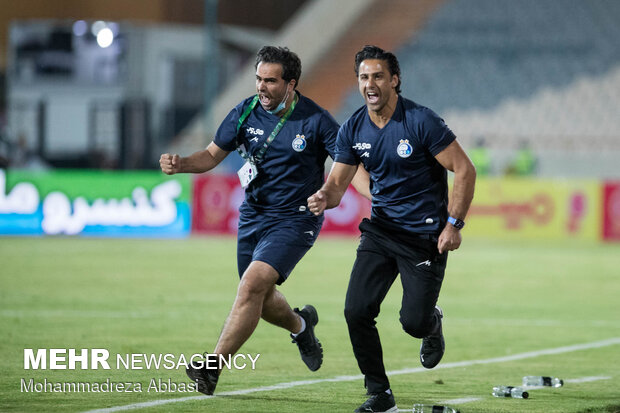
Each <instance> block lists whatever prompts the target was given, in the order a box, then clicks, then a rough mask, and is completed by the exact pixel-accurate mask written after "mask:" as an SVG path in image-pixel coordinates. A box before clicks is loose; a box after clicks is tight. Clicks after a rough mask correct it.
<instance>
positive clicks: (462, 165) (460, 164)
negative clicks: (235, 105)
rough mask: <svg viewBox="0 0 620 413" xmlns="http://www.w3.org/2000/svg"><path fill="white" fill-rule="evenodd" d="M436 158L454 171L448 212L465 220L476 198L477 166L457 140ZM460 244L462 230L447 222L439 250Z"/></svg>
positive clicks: (455, 247)
mask: <svg viewBox="0 0 620 413" xmlns="http://www.w3.org/2000/svg"><path fill="white" fill-rule="evenodd" d="M435 158H436V159H437V161H438V162H439V163H440V164H441V165H442V166H443V167H444V168H446V169H447V170H449V171H452V172H454V185H453V188H452V196H450V201H449V204H448V213H449V214H450V216H451V217H452V218H456V219H457V220H461V221H463V220H464V219H465V216H466V215H467V211H468V210H469V206H470V205H471V201H472V199H473V198H474V186H475V183H476V168H475V167H474V164H473V163H472V162H471V160H470V159H469V157H468V156H467V154H466V153H465V151H464V150H463V148H462V147H461V145H460V144H459V143H458V142H457V141H456V140H454V141H452V143H451V144H450V145H448V146H447V147H446V148H445V149H444V150H442V151H441V152H439V153H438V154H437V155H435ZM460 245H461V233H460V230H459V229H458V228H457V227H456V226H454V225H453V224H452V223H446V226H445V227H444V229H443V231H442V232H441V234H440V235H439V242H438V243H437V248H438V249H439V252H440V253H443V252H444V251H453V250H455V249H457V248H458V247H459V246H460Z"/></svg>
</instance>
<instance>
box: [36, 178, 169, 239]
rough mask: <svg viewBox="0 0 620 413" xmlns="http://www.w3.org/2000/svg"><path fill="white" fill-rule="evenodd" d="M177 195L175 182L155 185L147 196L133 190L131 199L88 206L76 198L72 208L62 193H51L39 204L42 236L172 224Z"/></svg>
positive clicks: (106, 201) (103, 201) (82, 200)
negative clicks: (99, 228)
mask: <svg viewBox="0 0 620 413" xmlns="http://www.w3.org/2000/svg"><path fill="white" fill-rule="evenodd" d="M180 194H181V184H180V183H179V182H178V181H174V180H171V181H167V182H164V183H162V184H159V185H157V186H156V187H155V188H153V191H152V192H151V199H150V200H149V197H148V195H147V192H146V189H144V188H142V187H137V188H135V189H134V190H133V192H132V194H131V196H132V199H129V198H123V199H121V200H118V199H108V200H106V199H102V198H99V199H96V200H95V201H93V203H92V205H89V204H88V201H87V200H86V199H85V198H83V197H77V198H75V200H74V201H73V205H71V202H70V200H69V198H68V197H67V196H66V195H65V194H63V193H62V192H51V193H50V194H48V195H47V196H46V197H45V200H44V201H43V222H42V224H41V226H42V227H43V231H45V233H46V234H52V235H54V234H68V235H74V234H79V233H80V232H82V231H83V230H84V227H86V226H87V225H111V226H123V225H129V226H141V225H144V226H150V227H156V226H163V225H169V224H171V223H173V222H174V220H175V219H176V216H177V207H176V203H175V202H174V200H175V199H176V198H177V197H178V196H179V195H180Z"/></svg>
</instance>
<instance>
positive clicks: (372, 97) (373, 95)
mask: <svg viewBox="0 0 620 413" xmlns="http://www.w3.org/2000/svg"><path fill="white" fill-rule="evenodd" d="M366 100H367V101H368V103H370V104H371V105H376V104H377V103H379V94H378V93H377V92H375V91H373V90H370V91H367V92H366Z"/></svg>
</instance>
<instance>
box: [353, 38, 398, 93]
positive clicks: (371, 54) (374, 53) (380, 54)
mask: <svg viewBox="0 0 620 413" xmlns="http://www.w3.org/2000/svg"><path fill="white" fill-rule="evenodd" d="M367 59H378V60H385V61H386V62H387V63H388V69H389V71H390V75H391V76H394V75H397V76H398V84H397V85H396V93H400V83H401V82H400V66H399V64H398V59H397V58H396V56H394V54H393V53H390V52H386V51H385V50H383V49H382V48H380V47H377V46H371V45H366V46H364V47H363V48H362V50H360V51H359V52H357V54H356V55H355V76H359V74H360V73H359V71H360V65H361V64H362V62H363V61H364V60H367Z"/></svg>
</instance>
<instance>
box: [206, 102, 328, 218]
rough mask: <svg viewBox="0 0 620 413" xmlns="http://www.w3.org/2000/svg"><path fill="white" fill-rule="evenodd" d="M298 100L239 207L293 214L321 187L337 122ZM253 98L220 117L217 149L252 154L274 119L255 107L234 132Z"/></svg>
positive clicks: (272, 126) (276, 122)
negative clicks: (239, 150) (238, 149)
mask: <svg viewBox="0 0 620 413" xmlns="http://www.w3.org/2000/svg"><path fill="white" fill-rule="evenodd" d="M298 97H299V101H298V102H297V105H296V106H295V110H293V113H291V116H290V117H289V118H288V120H287V121H286V123H285V124H284V126H283V127H282V129H281V130H280V132H279V133H278V135H277V136H276V138H275V139H274V140H273V142H271V145H269V148H267V151H266V152H265V154H264V156H263V159H262V161H261V162H260V163H259V164H258V165H257V170H258V176H257V177H256V178H255V179H254V180H253V181H252V182H251V183H250V185H249V186H248V187H247V188H246V190H245V201H244V205H246V206H250V207H252V208H253V209H254V210H256V211H258V212H261V213H266V214H269V213H276V214H282V213H286V212H291V213H293V212H297V211H299V207H300V206H304V207H305V206H306V205H307V198H308V197H309V196H310V195H312V194H313V193H315V192H316V191H317V190H319V189H320V188H321V185H323V182H324V176H325V160H326V159H327V155H330V156H331V157H332V158H333V157H334V150H335V145H336V136H337V134H338V127H339V125H338V123H337V122H336V121H335V120H334V118H333V117H332V116H331V115H330V114H329V113H328V112H327V111H326V110H325V109H323V108H321V107H320V106H319V105H317V104H316V103H314V102H313V101H312V100H310V99H308V98H306V97H304V96H302V95H300V94H299V93H298ZM253 98H254V96H251V97H249V98H247V99H245V100H244V101H243V102H241V103H240V104H238V105H237V106H236V107H235V108H234V109H233V110H232V111H230V113H229V114H228V116H226V118H225V119H224V121H223V122H222V124H221V125H220V127H219V129H218V131H217V133H216V135H215V139H214V142H215V144H216V145H217V146H219V147H220V148H222V149H224V150H226V151H234V150H236V148H237V146H240V145H244V147H245V149H246V150H247V151H248V152H249V154H250V155H256V154H257V152H258V151H259V149H260V148H261V147H262V146H263V143H264V142H265V141H266V140H267V138H268V137H269V135H270V134H271V132H272V131H273V130H274V129H275V127H276V125H277V124H278V122H279V121H280V118H279V117H278V116H275V115H271V114H269V113H267V111H265V109H263V107H262V106H261V105H260V103H259V104H257V105H256V107H255V108H254V110H252V112H251V113H250V115H249V116H248V117H247V119H246V120H245V122H244V123H243V125H242V126H241V128H240V129H239V132H238V133H237V124H238V122H239V118H240V117H241V115H242V114H243V111H244V110H245V108H247V107H248V105H249V104H250V102H251V101H252V99H253ZM244 205H242V207H241V208H242V209H243V207H244ZM302 209H303V208H302ZM297 213H298V212H297ZM308 214H310V212H308Z"/></svg>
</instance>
